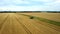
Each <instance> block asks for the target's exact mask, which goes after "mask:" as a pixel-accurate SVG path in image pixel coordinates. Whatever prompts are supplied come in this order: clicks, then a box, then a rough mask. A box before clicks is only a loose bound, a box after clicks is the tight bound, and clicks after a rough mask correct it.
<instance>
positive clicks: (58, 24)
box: [19, 14, 60, 26]
mask: <svg viewBox="0 0 60 34" xmlns="http://www.w3.org/2000/svg"><path fill="white" fill-rule="evenodd" d="M19 15H24V16H27V17H29V18H31V17H33V18H34V19H37V20H40V21H43V22H47V23H50V24H53V25H57V26H60V22H57V21H53V20H49V19H45V18H41V17H37V16H31V15H26V14H19Z"/></svg>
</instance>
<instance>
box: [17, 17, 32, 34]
mask: <svg viewBox="0 0 60 34" xmlns="http://www.w3.org/2000/svg"><path fill="white" fill-rule="evenodd" d="M18 19H19V18H17V16H16V20H17V21H18V22H19V23H20V24H21V26H22V27H23V28H24V30H25V31H26V32H27V34H28V33H29V34H32V33H31V32H30V31H29V30H28V29H27V28H26V27H25V25H24V24H22V23H21V22H20V20H18Z"/></svg>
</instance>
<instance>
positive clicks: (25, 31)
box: [0, 13, 60, 34]
mask: <svg viewBox="0 0 60 34" xmlns="http://www.w3.org/2000/svg"><path fill="white" fill-rule="evenodd" d="M30 16H36V17H39V18H40V17H41V18H45V19H48V20H52V21H51V22H55V21H56V22H58V23H60V14H59V13H0V34H60V25H54V24H50V23H47V21H46V22H45V21H42V20H41V21H40V20H39V19H37V18H36V19H35V17H33V18H32V19H31V17H30ZM56 22H55V23H56Z"/></svg>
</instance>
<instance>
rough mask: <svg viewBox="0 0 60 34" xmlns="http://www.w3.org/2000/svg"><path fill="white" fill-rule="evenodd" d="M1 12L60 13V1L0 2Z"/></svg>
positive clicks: (16, 0) (18, 0) (8, 0)
mask: <svg viewBox="0 0 60 34" xmlns="http://www.w3.org/2000/svg"><path fill="white" fill-rule="evenodd" d="M0 11H60V0H0Z"/></svg>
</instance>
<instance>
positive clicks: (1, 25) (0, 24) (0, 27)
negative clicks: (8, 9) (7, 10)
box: [0, 15, 8, 30]
mask: <svg viewBox="0 0 60 34" xmlns="http://www.w3.org/2000/svg"><path fill="white" fill-rule="evenodd" d="M7 18H8V15H7V16H6V17H5V19H4V20H3V22H1V23H0V30H1V29H2V27H3V25H4V22H5V21H6V20H7Z"/></svg>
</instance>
